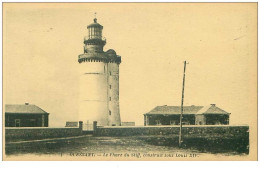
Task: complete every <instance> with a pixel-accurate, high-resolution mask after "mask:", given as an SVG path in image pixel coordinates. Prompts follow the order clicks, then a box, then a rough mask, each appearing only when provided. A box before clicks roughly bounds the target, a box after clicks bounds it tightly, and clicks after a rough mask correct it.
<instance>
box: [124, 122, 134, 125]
mask: <svg viewBox="0 0 260 178" xmlns="http://www.w3.org/2000/svg"><path fill="white" fill-rule="evenodd" d="M121 126H135V122H121Z"/></svg>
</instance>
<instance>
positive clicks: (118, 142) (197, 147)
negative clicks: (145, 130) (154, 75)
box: [5, 134, 249, 155]
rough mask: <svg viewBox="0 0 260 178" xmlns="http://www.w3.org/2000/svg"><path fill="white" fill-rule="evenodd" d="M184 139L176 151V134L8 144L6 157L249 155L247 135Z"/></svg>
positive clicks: (90, 137)
mask: <svg viewBox="0 0 260 178" xmlns="http://www.w3.org/2000/svg"><path fill="white" fill-rule="evenodd" d="M183 140H184V141H183V146H182V148H179V147H178V135H150V136H131V137H94V136H90V135H89V136H83V137H78V138H70V139H53V140H48V141H41V142H26V143H12V144H10V143H9V144H8V143H7V144H6V147H5V148H6V154H7V155H19V154H20V155H21V154H37V155H38V154H39V155H41V154H69V153H72V152H88V153H90V152H91V153H104V152H116V153H123V152H139V153H151V152H153V153H154V152H158V153H172V152H176V151H182V152H196V153H209V154H228V155H230V154H232V155H241V154H248V153H249V135H248V134H247V135H232V136H230V135H221V136H219V135H210V136H208V135H200V136H184V137H183Z"/></svg>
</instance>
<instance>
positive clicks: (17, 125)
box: [15, 119, 21, 127]
mask: <svg viewBox="0 0 260 178" xmlns="http://www.w3.org/2000/svg"><path fill="white" fill-rule="evenodd" d="M20 126H21V122H20V119H15V127H20Z"/></svg>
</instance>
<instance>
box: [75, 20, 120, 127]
mask: <svg viewBox="0 0 260 178" xmlns="http://www.w3.org/2000/svg"><path fill="white" fill-rule="evenodd" d="M87 29H88V36H87V37H85V38H84V44H85V46H84V53H83V54H80V55H79V57H78V62H79V72H80V74H79V75H80V79H79V87H80V91H79V92H80V94H79V102H80V103H79V120H81V121H83V122H84V123H85V124H89V125H91V124H93V121H97V125H98V126H120V125H121V119H120V111H119V65H120V63H121V56H118V55H117V54H116V52H115V51H114V50H113V49H109V50H108V51H106V52H104V51H103V47H104V46H105V44H106V40H105V38H103V37H102V30H103V26H102V25H100V24H99V23H97V19H96V18H95V19H94V23H92V24H90V25H88V27H87ZM90 129H91V127H90Z"/></svg>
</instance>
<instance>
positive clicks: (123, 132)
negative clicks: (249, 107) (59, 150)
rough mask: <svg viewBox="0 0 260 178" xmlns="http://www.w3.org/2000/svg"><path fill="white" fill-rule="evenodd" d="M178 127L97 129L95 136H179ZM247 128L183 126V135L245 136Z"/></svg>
mask: <svg viewBox="0 0 260 178" xmlns="http://www.w3.org/2000/svg"><path fill="white" fill-rule="evenodd" d="M179 129H180V127H179V126H140V127H137V126H136V127H122V126H121V127H97V128H96V129H95V130H94V135H95V136H134V135H169V134H179ZM248 131H249V127H248V126H229V125H223V126H216V125H207V126H183V127H182V133H183V135H211V134H219V135H223V134H228V135H235V134H245V133H247V132H248Z"/></svg>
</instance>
